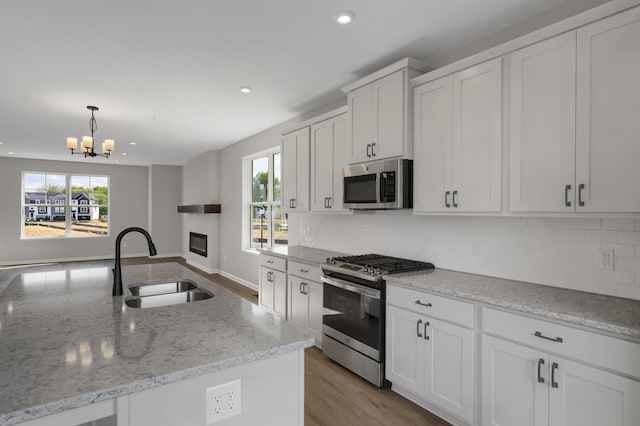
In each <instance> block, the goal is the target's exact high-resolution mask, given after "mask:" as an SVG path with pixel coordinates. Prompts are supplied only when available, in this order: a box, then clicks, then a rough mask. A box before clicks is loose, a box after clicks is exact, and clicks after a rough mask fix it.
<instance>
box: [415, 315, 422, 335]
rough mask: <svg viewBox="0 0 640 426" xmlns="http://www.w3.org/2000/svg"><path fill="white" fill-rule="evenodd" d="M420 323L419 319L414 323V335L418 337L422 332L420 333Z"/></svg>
mask: <svg viewBox="0 0 640 426" xmlns="http://www.w3.org/2000/svg"><path fill="white" fill-rule="evenodd" d="M420 324H422V320H421V319H419V320H418V322H417V323H416V335H417V336H418V337H422V334H420Z"/></svg>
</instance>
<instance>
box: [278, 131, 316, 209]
mask: <svg viewBox="0 0 640 426" xmlns="http://www.w3.org/2000/svg"><path fill="white" fill-rule="evenodd" d="M309 176H310V171H309V128H308V127H304V128H302V129H299V130H296V131H294V132H291V133H287V134H284V135H282V183H281V185H282V210H283V211H285V212H295V211H307V210H309Z"/></svg>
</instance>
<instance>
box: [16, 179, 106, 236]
mask: <svg viewBox="0 0 640 426" xmlns="http://www.w3.org/2000/svg"><path fill="white" fill-rule="evenodd" d="M26 175H45V176H46V175H55V176H64V181H65V185H64V188H65V193H64V195H65V197H64V199H63V200H61V199H56V200H48V199H47V200H39V199H37V200H28V201H25V198H26V194H27V193H28V191H26V188H25V179H26ZM74 177H81V178H84V177H86V178H89V179H91V178H104V179H106V186H107V203H106V205H100V204H99V201H98V202H97V203H93V202H90V201H89V200H81V201H82V203H78V200H75V199H73V193H72V191H71V189H72V180H73V178H74ZM45 185H46V181H45ZM47 193H48V192H47V191H46V188H45V194H47ZM20 196H21V202H20V239H21V240H24V241H31V240H34V241H39V240H43V239H52V238H53V239H55V238H103V237H109V236H110V234H111V214H110V213H111V176H109V175H102V174H93V173H92V174H84V173H60V172H55V171H23V172H22V185H21V191H20ZM81 206H82V207H81ZM102 207H104V208H106V209H107V210H106V211H107V220H106V223H107V226H106V232H105V233H104V234H100V233H93V232H89V233H87V235H73V231H74V225H73V223H72V222H73V219H72V216H73V214H74V213H76V215H78V214H80V213H78V210H81V209H86V213H82V214H91V209H94V208H97V209H98V219H99V218H100V208H102ZM42 209H44V210H46V212H45V213H42V212H41V211H42ZM34 210H35V213H36V214H37V215H43V214H44V215H49V216H50V220H52V218H53V216H60V215H62V214H64V217H65V220H64V224H65V226H64V234H63V235H51V236H27V235H26V234H25V223H26V222H27V221H31V220H36V221H37V219H30V218H29V216H30V213H31V212H34Z"/></svg>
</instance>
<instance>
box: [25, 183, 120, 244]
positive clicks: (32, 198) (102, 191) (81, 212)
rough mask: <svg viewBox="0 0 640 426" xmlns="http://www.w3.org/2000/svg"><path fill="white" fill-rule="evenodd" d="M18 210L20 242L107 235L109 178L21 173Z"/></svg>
mask: <svg viewBox="0 0 640 426" xmlns="http://www.w3.org/2000/svg"><path fill="white" fill-rule="evenodd" d="M33 204H35V205H37V207H32V206H31V205H33ZM79 205H80V206H79ZM22 207H23V208H22V211H23V217H22V221H21V226H22V238H26V239H30V238H48V237H71V236H73V237H96V236H106V235H109V177H108V176H82V175H66V174H54V173H37V172H24V173H23V174H22Z"/></svg>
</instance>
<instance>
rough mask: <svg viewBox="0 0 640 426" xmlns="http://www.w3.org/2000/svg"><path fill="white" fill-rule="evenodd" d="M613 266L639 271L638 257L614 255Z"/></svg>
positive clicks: (623, 269) (639, 262) (621, 269)
mask: <svg viewBox="0 0 640 426" xmlns="http://www.w3.org/2000/svg"><path fill="white" fill-rule="evenodd" d="M613 267H614V268H615V269H617V270H619V271H634V272H640V259H638V258H628V257H620V258H618V257H617V256H615V258H614V263H613Z"/></svg>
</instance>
